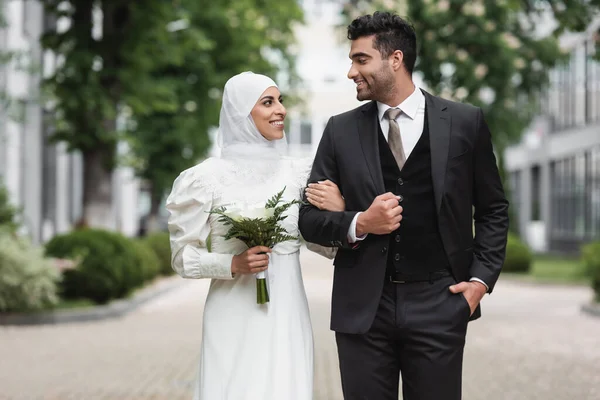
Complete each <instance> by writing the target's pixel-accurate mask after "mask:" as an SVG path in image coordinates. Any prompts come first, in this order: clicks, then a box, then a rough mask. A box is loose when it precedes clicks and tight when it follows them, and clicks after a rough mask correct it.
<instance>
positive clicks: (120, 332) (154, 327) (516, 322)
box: [0, 252, 600, 400]
mask: <svg viewBox="0 0 600 400" xmlns="http://www.w3.org/2000/svg"><path fill="white" fill-rule="evenodd" d="M303 265H304V268H305V284H306V288H307V292H308V295H309V299H310V306H311V312H312V318H313V327H314V330H315V339H316V347H317V348H316V382H317V384H316V392H317V393H316V396H315V400H341V399H342V397H341V393H340V386H339V378H338V372H337V356H336V350H335V344H334V339H333V334H332V333H331V332H330V331H329V329H328V326H329V321H328V318H329V296H330V293H331V273H332V269H331V267H330V266H329V265H330V263H329V262H328V261H327V260H325V259H323V258H321V257H320V256H317V255H313V254H311V253H308V252H305V253H303ZM175 279H177V278H175ZM207 287H208V281H188V282H184V284H183V285H182V287H181V289H179V290H176V291H174V292H171V293H169V294H167V295H165V296H163V297H161V298H159V299H157V300H155V301H153V302H151V303H149V304H147V305H146V306H144V307H143V308H142V309H140V310H138V311H137V312H135V313H133V314H131V315H128V316H126V317H125V318H122V319H118V320H111V321H102V322H91V323H78V324H68V325H55V326H52V325H49V326H42V327H40V326H32V327H0V399H2V400H4V399H6V400H9V399H10V400H25V399H35V400H37V399H44V400H50V399H52V400H68V399H75V400H87V399H90V400H96V399H98V400H100V399H106V400H121V399H124V400H125V399H127V400H130V399H131V400H142V399H143V400H178V399H190V397H191V395H190V392H191V387H192V381H193V379H194V375H195V372H196V369H197V359H198V349H199V346H200V340H201V337H200V330H201V313H202V307H203V301H204V297H205V295H206V290H207ZM590 298H591V292H590V291H589V290H587V289H586V288H581V287H559V286H543V287H541V286H535V285H530V284H522V283H515V282H510V281H501V282H500V283H499V284H498V285H497V287H496V291H495V292H494V294H493V295H491V296H489V297H486V298H485V300H484V317H483V318H482V319H481V320H479V321H476V322H474V323H472V324H471V326H470V328H469V333H468V337H467V351H466V355H465V370H464V376H465V379H464V399H465V400H480V399H481V400H484V399H485V400H598V399H600V318H592V317H589V316H587V315H584V314H582V313H581V312H580V311H579V309H580V305H581V304H582V303H584V302H586V301H588V300H589V299H590ZM257 400H259V399H257ZM282 400H283V399H282ZM374 400H376V399H374ZM440 400H443V399H440Z"/></svg>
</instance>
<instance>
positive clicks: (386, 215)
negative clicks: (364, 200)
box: [356, 192, 402, 236]
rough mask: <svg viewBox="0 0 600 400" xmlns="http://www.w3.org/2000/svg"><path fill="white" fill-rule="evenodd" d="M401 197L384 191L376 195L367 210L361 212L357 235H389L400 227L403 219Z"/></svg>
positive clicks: (357, 223)
mask: <svg viewBox="0 0 600 400" xmlns="http://www.w3.org/2000/svg"><path fill="white" fill-rule="evenodd" d="M399 200H400V197H398V196H396V195H395V194H393V193H389V192H388V193H384V194H382V195H379V196H377V197H375V200H373V203H371V206H370V207H369V208H368V209H367V211H365V212H362V213H360V215H359V216H358V218H357V220H356V235H357V236H363V235H365V234H367V233H373V234H375V235H387V234H388V233H391V232H393V231H395V230H396V229H398V227H399V226H400V221H401V220H402V207H401V206H400V204H399V203H398V201H399Z"/></svg>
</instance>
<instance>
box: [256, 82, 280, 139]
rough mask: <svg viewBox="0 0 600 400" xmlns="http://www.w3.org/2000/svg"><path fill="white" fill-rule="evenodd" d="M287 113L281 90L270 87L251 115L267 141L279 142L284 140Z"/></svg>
mask: <svg viewBox="0 0 600 400" xmlns="http://www.w3.org/2000/svg"><path fill="white" fill-rule="evenodd" d="M286 113H287V112H286V110H285V107H284V106H283V98H282V97H281V93H279V89H277V88H276V87H270V88H268V89H267V90H265V91H264V93H263V94H262V95H261V96H260V98H259V99H258V101H257V102H256V104H255V105H254V108H253V109H252V111H251V112H250V115H251V116H252V119H253V120H254V124H255V125H256V127H257V128H258V131H259V132H260V134H261V135H263V137H264V138H265V139H267V140H279V139H281V138H283V121H284V120H285V115H286Z"/></svg>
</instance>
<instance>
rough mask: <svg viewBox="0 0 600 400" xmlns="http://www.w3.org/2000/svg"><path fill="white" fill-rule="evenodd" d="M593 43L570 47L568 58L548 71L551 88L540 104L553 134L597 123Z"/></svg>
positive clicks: (598, 66) (599, 77) (597, 69)
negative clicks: (571, 48)
mask: <svg viewBox="0 0 600 400" xmlns="http://www.w3.org/2000/svg"><path fill="white" fill-rule="evenodd" d="M594 48H595V46H594V42H593V41H592V40H588V41H586V42H583V43H581V44H579V45H578V46H576V47H575V48H573V50H572V51H571V57H570V59H569V61H568V62H565V63H563V64H561V65H559V66H557V67H556V68H554V69H553V70H552V71H550V74H549V78H550V85H549V88H548V89H547V91H545V97H546V98H545V99H543V100H544V101H542V105H543V107H544V109H543V114H545V115H546V116H548V118H550V120H551V128H552V131H561V130H564V129H569V128H573V127H576V126H583V125H589V124H592V123H596V122H600V62H598V61H597V60H595V59H594V51H595V50H594Z"/></svg>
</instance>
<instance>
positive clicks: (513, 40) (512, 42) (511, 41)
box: [502, 32, 521, 49]
mask: <svg viewBox="0 0 600 400" xmlns="http://www.w3.org/2000/svg"><path fill="white" fill-rule="evenodd" d="M502 39H504V42H505V43H506V45H507V46H508V47H509V48H511V49H518V48H519V47H520V46H521V41H520V40H519V39H518V38H517V37H516V36H514V35H513V34H511V33H508V32H506V33H504V34H503V35H502Z"/></svg>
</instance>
